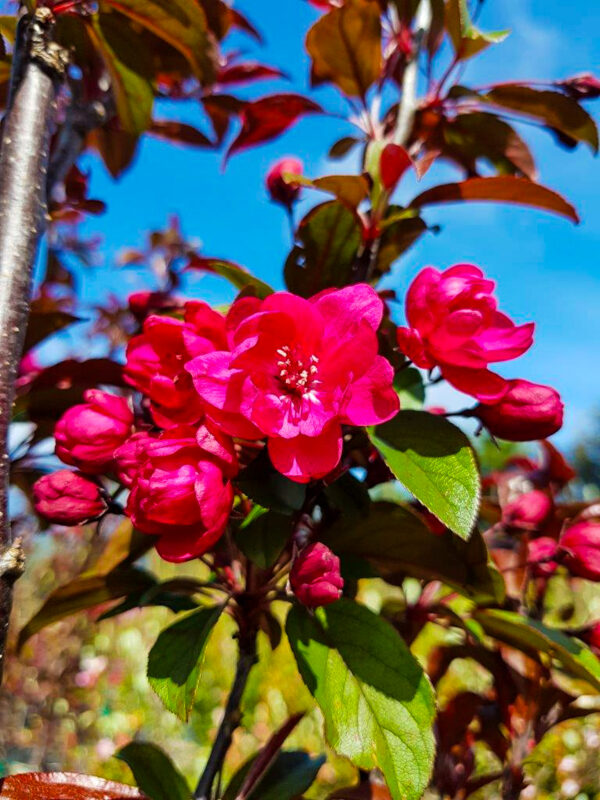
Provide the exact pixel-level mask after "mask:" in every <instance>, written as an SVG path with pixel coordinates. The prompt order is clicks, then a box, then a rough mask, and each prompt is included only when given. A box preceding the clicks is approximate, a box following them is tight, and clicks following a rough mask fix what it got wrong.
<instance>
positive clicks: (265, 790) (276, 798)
mask: <svg viewBox="0 0 600 800" xmlns="http://www.w3.org/2000/svg"><path fill="white" fill-rule="evenodd" d="M256 758H257V757H256V756H253V757H252V758H250V759H249V760H248V761H246V763H245V764H243V765H242V766H241V767H240V769H239V770H238V771H237V772H236V773H235V775H234V776H233V778H232V779H231V781H230V782H229V785H228V786H227V790H226V791H225V794H224V795H223V800H236V797H237V795H238V792H239V790H240V789H241V788H242V784H243V783H244V779H245V777H246V775H247V774H248V772H249V771H250V769H251V768H252V765H253V764H254V762H255V761H256ZM324 763H325V756H317V757H316V758H311V757H310V756H309V754H308V753H305V752H303V751H302V750H284V751H283V752H281V753H279V754H278V756H277V757H276V759H275V760H274V761H273V764H272V765H271V766H270V767H269V769H268V770H267V772H266V773H265V776H264V777H263V778H262V779H261V781H260V783H259V785H258V786H257V787H256V788H255V789H254V790H253V791H252V792H250V794H249V795H248V796H247V800H295V798H297V797H299V796H300V795H302V794H304V792H305V791H306V790H307V789H308V788H309V787H310V786H311V784H312V783H313V782H314V780H315V778H316V777H317V773H318V771H319V770H320V769H321V767H322V766H323V764H324Z"/></svg>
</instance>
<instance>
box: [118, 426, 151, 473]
mask: <svg viewBox="0 0 600 800" xmlns="http://www.w3.org/2000/svg"><path fill="white" fill-rule="evenodd" d="M155 438H156V437H154V436H151V435H150V434H149V433H148V432H147V431H138V432H137V433H134V434H133V435H132V436H130V437H129V438H128V439H127V440H126V441H125V442H123V444H122V445H121V446H120V447H118V448H117V449H116V450H115V452H114V462H115V471H116V473H117V476H118V478H119V480H120V481H121V483H122V484H123V485H124V486H131V485H132V484H133V481H134V480H135V477H136V475H137V473H138V471H139V468H140V464H141V463H142V461H143V459H144V455H145V453H146V445H147V444H148V443H149V442H151V441H153V440H154V439H155Z"/></svg>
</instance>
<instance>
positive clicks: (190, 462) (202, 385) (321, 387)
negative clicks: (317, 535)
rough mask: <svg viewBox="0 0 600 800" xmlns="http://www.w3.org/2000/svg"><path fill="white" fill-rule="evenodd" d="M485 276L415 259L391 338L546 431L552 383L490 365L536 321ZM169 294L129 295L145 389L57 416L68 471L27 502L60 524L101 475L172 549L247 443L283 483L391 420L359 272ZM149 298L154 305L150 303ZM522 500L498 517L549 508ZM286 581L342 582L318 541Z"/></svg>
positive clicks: (528, 428) (526, 429)
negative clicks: (237, 291)
mask: <svg viewBox="0 0 600 800" xmlns="http://www.w3.org/2000/svg"><path fill="white" fill-rule="evenodd" d="M295 166H296V167H298V165H297V164H296V165H295ZM300 166H301V165H300ZM279 167H280V168H279V169H278V170H276V171H275V172H274V173H273V175H271V176H270V177H271V180H270V183H269V190H270V191H271V194H272V196H273V198H274V199H276V200H278V202H283V203H284V204H287V205H291V203H292V202H293V201H294V199H295V198H296V197H297V187H290V186H289V185H287V184H286V183H285V181H284V180H283V178H282V175H283V174H284V173H285V172H286V171H288V170H289V169H291V168H292V167H294V165H293V164H292V165H290V164H288V165H287V166H286V165H285V164H284V165H279ZM493 288H494V284H493V283H492V282H491V281H489V280H487V279H486V278H485V277H484V276H483V274H482V272H481V270H479V269H478V268H477V267H472V266H465V265H459V266H455V267H452V268H450V269H448V270H446V271H445V272H443V273H440V272H438V271H437V270H435V269H433V268H427V269H425V270H423V272H421V273H420V275H418V277H417V278H416V280H415V281H414V283H413V285H412V286H411V288H410V290H409V292H408V296H407V318H408V322H409V325H410V327H406V328H399V329H398V343H399V347H400V349H401V350H402V352H403V353H405V354H406V355H407V356H408V357H409V358H410V359H411V360H412V361H413V362H414V363H415V364H416V365H417V366H419V367H422V368H425V369H433V368H434V367H438V368H439V369H440V371H441V374H442V376H443V377H444V378H445V379H446V380H448V381H449V382H450V383H451V384H453V385H454V386H456V387H457V388H459V389H461V390H462V391H465V392H467V393H470V394H472V395H473V396H474V397H475V398H477V399H478V400H479V401H480V403H479V405H478V406H477V407H476V409H474V410H473V412H472V413H473V414H474V415H476V416H478V417H479V419H480V420H481V421H482V422H483V424H485V425H486V427H487V428H488V429H489V430H490V431H491V432H492V433H495V434H496V435H499V436H502V437H503V438H508V439H515V440H519V439H532V438H537V437H538V436H539V437H541V436H543V437H545V436H548V435H550V434H551V433H553V432H554V431H555V430H556V429H557V428H558V427H560V424H561V421H562V403H561V402H560V398H559V397H558V395H557V394H556V392H554V390H553V389H549V388H548V387H541V386H536V385H534V384H530V383H528V382H527V381H521V380H516V381H509V380H506V379H504V378H502V377H500V376H499V375H497V374H496V373H494V372H492V371H491V370H490V369H489V364H491V363H494V362H498V361H504V360H507V359H511V358H515V357H516V356H518V355H521V354H522V353H523V352H525V350H527V348H528V347H529V346H530V345H531V342H532V334H533V325H532V324H527V325H521V326H517V325H515V324H514V323H513V322H512V321H511V320H510V319H509V318H508V317H507V316H505V315H504V314H502V313H501V312H499V311H498V310H497V307H496V306H497V304H496V300H495V298H494V297H493V294H492V292H493ZM169 302H170V301H168V299H165V298H164V297H162V296H159V295H158V294H157V293H154V294H147V295H146V294H144V296H136V297H135V302H133V301H132V308H135V309H136V314H137V316H138V318H140V319H144V321H143V326H142V330H141V333H140V334H139V335H137V336H134V337H133V338H132V339H131V341H130V342H129V346H128V348H127V353H126V364H125V367H124V377H125V380H126V382H127V383H128V384H129V385H130V386H131V387H132V389H133V390H135V391H137V392H139V393H140V394H141V402H136V404H133V402H132V400H133V399H135V398H130V397H123V396H118V395H114V394H109V393H107V392H104V391H101V390H99V389H92V390H89V391H87V392H86V393H85V396H84V403H82V404H79V405H76V406H74V407H72V408H71V409H69V410H68V411H67V412H66V413H65V414H64V415H63V417H62V418H61V419H60V420H59V422H58V423H57V425H56V429H55V439H56V454H57V456H58V457H59V458H60V459H61V461H63V463H65V464H67V465H69V466H72V467H74V468H75V469H76V471H70V470H60V471H59V472H57V473H54V474H53V475H48V476H45V477H43V478H42V479H40V481H38V483H37V484H36V487H35V503H36V507H37V509H38V510H39V511H40V513H43V514H44V515H46V516H47V517H48V518H49V519H51V520H53V521H55V522H58V523H63V524H71V525H72V524H78V523H81V522H83V521H87V520H93V519H97V518H99V517H101V516H102V515H103V514H105V513H106V512H107V511H109V510H111V509H112V510H115V509H116V508H117V505H116V503H115V501H114V500H113V498H112V497H111V496H109V494H108V490H107V489H106V485H105V483H102V482H101V480H100V476H107V477H109V478H111V479H112V480H114V481H115V482H116V483H117V484H118V485H120V486H118V492H120V491H122V490H123V489H126V490H127V491H128V495H127V502H126V507H125V513H126V514H127V515H128V516H129V517H130V518H131V520H132V521H133V523H134V525H135V526H136V528H137V529H139V530H140V531H142V532H144V533H147V534H149V535H152V536H154V537H156V548H157V550H158V552H159V553H160V555H161V556H162V557H163V558H165V559H166V560H168V561H174V562H178V561H185V560H188V559H191V558H195V557H197V556H200V555H202V554H203V553H205V552H207V551H208V550H210V549H211V548H213V547H214V545H215V543H216V542H217V541H218V539H219V538H220V536H221V535H222V534H223V532H224V530H225V528H226V526H227V523H228V520H229V518H230V514H231V511H232V507H233V504H234V499H235V489H234V486H233V484H232V481H233V479H235V477H236V475H237V474H238V472H239V469H240V464H239V459H240V454H241V453H242V452H246V453H247V452H248V447H246V446H245V445H247V444H248V443H251V442H258V443H259V444H256V445H252V449H254V450H260V449H261V448H262V447H263V445H266V449H267V452H268V455H269V458H270V460H271V462H272V464H273V466H274V467H275V468H276V469H277V470H278V471H279V472H280V473H282V474H283V475H285V476H286V477H288V478H289V479H290V480H292V481H295V482H298V483H308V482H309V481H313V480H317V479H322V478H326V477H327V476H328V475H331V474H332V473H334V470H335V469H336V467H337V466H338V465H339V463H340V459H341V456H342V448H343V435H344V429H345V428H347V427H352V426H369V425H377V424H380V423H383V422H386V421H387V420H389V419H391V418H392V417H393V416H394V415H395V414H396V413H397V412H398V410H399V400H398V395H397V393H396V391H395V389H394V386H393V380H394V371H393V368H392V366H391V364H390V363H389V362H388V361H387V360H386V359H385V358H384V357H383V356H381V355H380V354H379V340H378V329H379V326H380V324H381V322H382V318H383V314H384V303H383V301H382V299H381V297H380V296H379V295H378V294H377V292H376V291H375V290H374V289H372V288H371V287H370V286H368V285H366V284H356V285H353V286H348V287H346V288H343V289H339V290H326V291H323V292H321V293H320V294H318V295H316V296H314V297H312V298H310V299H304V298H302V297H298V296H296V295H294V294H290V293H288V292H276V293H274V294H271V295H269V296H268V297H266V298H265V299H262V300H261V299H258V298H256V297H250V296H246V297H240V298H238V299H237V300H236V301H235V302H234V303H233V304H232V306H231V308H230V310H229V312H228V313H227V314H225V315H224V314H221V313H219V312H217V311H215V310H214V309H212V308H211V307H210V306H208V305H207V304H206V303H203V302H199V301H190V302H187V303H184V304H182V305H176V306H173V305H170V304H169ZM153 308H154V309H157V310H158V311H161V312H162V313H150V314H149V316H145V313H147V311H149V310H151V309H153ZM168 312H172V313H173V312H174V315H173V316H169V315H168ZM144 317H145V318H144ZM528 503H529V504H528V505H527V506H526V507H523V508H521V506H518V507H517V506H515V508H513V509H507V510H506V513H507V522H510V521H511V520H512V521H513V522H514V520H517V519H519V520H521V523H522V524H523V525H524V526H526V525H528V524H529V525H534V526H535V525H536V524H537V523H538V522H539V520H538V516H540V515H543V514H549V513H550V511H551V509H549V508H547V505H548V504H547V502H546V500H545V499H544V498H543V497H542V496H540V497H538V498H537V499H536V503H534V502H533V498H530V499H529V501H528ZM530 506H531V508H530ZM534 506H535V508H534ZM531 509H534V510H533V511H532V510H531ZM528 514H529V517H531V519H529V518H528V517H527V515H528ZM509 518H510V519H509ZM565 552H566V551H565ZM571 557H572V558H574V556H571ZM290 580H291V586H292V588H293V590H294V591H295V593H296V594H297V596H298V597H299V598H300V599H301V600H302V602H304V603H305V604H306V605H309V606H311V605H321V604H324V603H326V602H332V601H333V600H335V599H336V598H337V597H338V596H339V594H340V592H341V587H342V582H341V577H340V573H339V562H338V560H337V558H336V557H335V556H334V555H333V553H331V552H330V551H329V550H327V548H326V547H325V546H324V545H322V544H320V543H312V544H310V545H309V546H308V547H306V548H305V549H304V550H303V551H301V552H300V553H299V554H298V556H297V558H296V561H295V563H294V567H293V569H292V573H291V579H290Z"/></svg>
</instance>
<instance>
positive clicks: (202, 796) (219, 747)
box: [194, 629, 257, 800]
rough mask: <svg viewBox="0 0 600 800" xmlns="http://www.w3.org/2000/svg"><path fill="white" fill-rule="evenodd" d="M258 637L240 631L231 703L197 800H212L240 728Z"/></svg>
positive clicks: (201, 780) (230, 697)
mask: <svg viewBox="0 0 600 800" xmlns="http://www.w3.org/2000/svg"><path fill="white" fill-rule="evenodd" d="M256 634H257V632H256V630H255V629H252V630H251V631H248V633H247V634H245V635H243V636H242V633H241V631H240V639H239V655H238V662H237V667H236V670H235V678H234V680H233V686H232V687H231V693H230V695H229V698H228V699H227V705H226V706H225V713H224V715H223V719H222V720H221V725H220V726H219V731H218V733H217V737H216V739H215V741H214V744H213V748H212V750H211V753H210V756H209V757H208V762H207V764H206V767H205V768H204V772H203V773H202V776H201V778H200V780H199V781H198V785H197V786H196V791H195V792H194V800H210V797H211V789H212V785H213V783H214V780H215V777H216V775H217V773H218V772H219V771H220V770H221V767H222V766H223V761H224V760H225V755H226V754H227V751H228V750H229V746H230V744H231V739H232V737H233V732H234V730H235V729H236V728H237V726H238V725H239V724H240V718H241V710H240V702H241V700H242V695H243V693H244V689H245V688H246V683H247V681H248V676H249V674H250V670H251V669H252V667H253V666H254V664H255V663H256Z"/></svg>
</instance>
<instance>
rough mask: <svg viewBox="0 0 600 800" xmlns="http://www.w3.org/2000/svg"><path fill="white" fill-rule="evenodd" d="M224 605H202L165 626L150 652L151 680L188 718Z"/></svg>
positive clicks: (177, 712) (161, 695) (167, 702)
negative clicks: (207, 606)
mask: <svg viewBox="0 0 600 800" xmlns="http://www.w3.org/2000/svg"><path fill="white" fill-rule="evenodd" d="M222 610H223V606H215V607H214V608H201V609H199V610H198V611H193V612H192V613H191V614H188V615H187V616H185V617H184V618H183V619H180V620H178V621H177V622H175V623H174V624H173V625H171V626H170V627H168V628H165V630H164V631H162V633H160V635H159V637H158V639H157V640H156V642H155V644H154V647H153V648H152V650H150V654H149V656H148V682H149V683H150V686H151V687H152V688H153V689H154V691H155V692H156V694H157V695H158V696H159V698H160V699H161V701H162V703H163V705H164V706H165V708H166V709H167V710H168V711H171V712H172V713H173V714H175V715H176V716H178V717H179V719H181V720H183V721H187V720H188V719H189V715H190V711H191V710H192V707H193V705H194V700H195V698H196V692H197V691H198V686H199V684H200V673H201V670H202V662H203V659H204V651H205V649H206V644H207V642H208V637H209V635H210V633H211V631H212V629H213V628H214V626H215V624H216V622H217V620H218V619H219V616H220V615H221V612H222Z"/></svg>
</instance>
